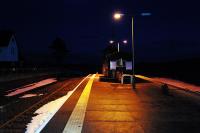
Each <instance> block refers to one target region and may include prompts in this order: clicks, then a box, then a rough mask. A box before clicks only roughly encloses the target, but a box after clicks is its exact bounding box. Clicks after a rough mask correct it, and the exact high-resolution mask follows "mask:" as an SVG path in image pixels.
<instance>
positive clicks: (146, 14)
mask: <svg viewBox="0 0 200 133" xmlns="http://www.w3.org/2000/svg"><path fill="white" fill-rule="evenodd" d="M124 15H125V14H122V13H120V12H116V13H114V15H113V18H114V19H115V20H120V19H121V18H122V17H123V16H124ZM141 16H151V13H148V12H147V13H141ZM131 21H132V23H131V27H132V30H131V32H132V36H131V37H132V69H133V71H132V74H133V80H132V85H133V89H135V70H134V67H135V52H134V16H131Z"/></svg>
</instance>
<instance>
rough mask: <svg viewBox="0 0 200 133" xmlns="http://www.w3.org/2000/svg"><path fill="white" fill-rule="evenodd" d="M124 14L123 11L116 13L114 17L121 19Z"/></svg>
mask: <svg viewBox="0 0 200 133" xmlns="http://www.w3.org/2000/svg"><path fill="white" fill-rule="evenodd" d="M122 16H123V14H122V13H115V14H114V16H113V17H114V19H115V20H119V19H121V17H122Z"/></svg>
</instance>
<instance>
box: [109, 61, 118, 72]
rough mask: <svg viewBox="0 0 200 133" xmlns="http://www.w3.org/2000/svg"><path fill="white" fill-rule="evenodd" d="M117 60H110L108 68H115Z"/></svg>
mask: <svg viewBox="0 0 200 133" xmlns="http://www.w3.org/2000/svg"><path fill="white" fill-rule="evenodd" d="M116 67H117V62H116V61H110V70H116Z"/></svg>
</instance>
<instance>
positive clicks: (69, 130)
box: [63, 74, 96, 133]
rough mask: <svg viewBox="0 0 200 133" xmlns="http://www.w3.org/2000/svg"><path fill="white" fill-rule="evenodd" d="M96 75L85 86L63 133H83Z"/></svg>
mask: <svg viewBox="0 0 200 133" xmlns="http://www.w3.org/2000/svg"><path fill="white" fill-rule="evenodd" d="M95 76H96V74H93V75H92V77H91V78H90V80H89V81H88V83H87V85H86V86H85V88H84V90H83V92H82V94H81V96H80V98H79V100H78V102H77V104H76V106H75V108H74V110H73V112H72V114H71V116H70V118H69V120H68V122H67V124H66V126H65V128H64V130H63V133H81V131H82V127H83V122H84V118H85V112H86V108H87V103H88V99H89V95H90V91H91V88H92V84H93V81H94V79H95Z"/></svg>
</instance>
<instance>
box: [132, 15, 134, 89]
mask: <svg viewBox="0 0 200 133" xmlns="http://www.w3.org/2000/svg"><path fill="white" fill-rule="evenodd" d="M132 56H133V57H132V69H133V80H132V88H133V89H135V70H134V69H135V52H134V17H132Z"/></svg>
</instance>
